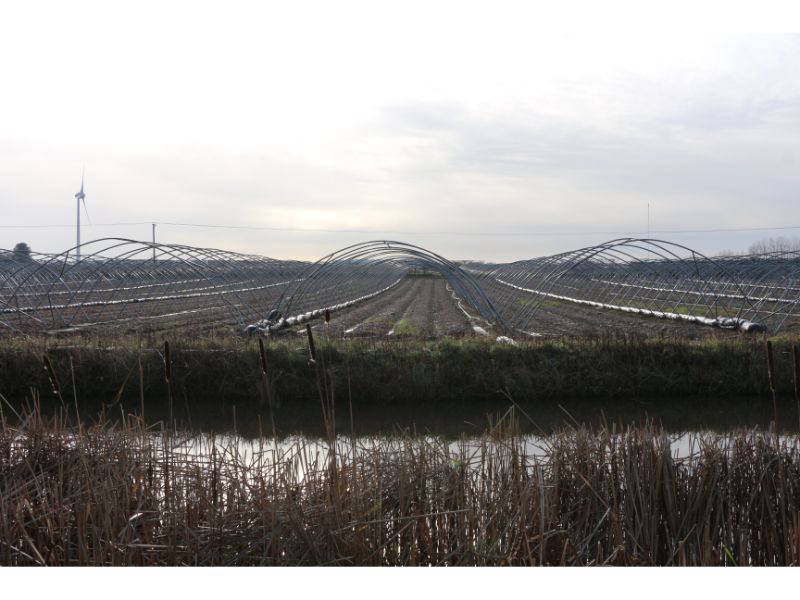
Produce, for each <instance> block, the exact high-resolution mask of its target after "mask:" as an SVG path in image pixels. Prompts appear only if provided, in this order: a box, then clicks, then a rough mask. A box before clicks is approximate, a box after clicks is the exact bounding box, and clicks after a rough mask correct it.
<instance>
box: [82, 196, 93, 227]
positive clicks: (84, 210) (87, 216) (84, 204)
mask: <svg viewBox="0 0 800 600" xmlns="http://www.w3.org/2000/svg"><path fill="white" fill-rule="evenodd" d="M82 200H83V212H84V213H86V220H87V221H89V225H90V226H91V224H92V220H91V219H90V218H89V211H88V209H87V208H86V198H83V199H82Z"/></svg>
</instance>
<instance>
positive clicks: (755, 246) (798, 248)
mask: <svg viewBox="0 0 800 600" xmlns="http://www.w3.org/2000/svg"><path fill="white" fill-rule="evenodd" d="M773 252H779V253H780V252H800V237H791V238H790V237H783V236H780V237H770V238H764V239H761V240H758V241H757V242H753V243H752V244H750V246H748V247H747V252H743V251H741V250H720V251H719V252H717V253H716V255H715V256H742V255H744V254H767V253H773Z"/></svg>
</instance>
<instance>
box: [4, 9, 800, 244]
mask: <svg viewBox="0 0 800 600" xmlns="http://www.w3.org/2000/svg"><path fill="white" fill-rule="evenodd" d="M14 4H15V5H16V6H14V7H13V8H9V7H6V8H3V9H2V14H0V67H1V70H0V75H1V76H2V80H1V81H0V226H2V225H5V226H8V225H32V224H35V225H39V224H50V225H70V226H71V228H67V227H62V228H57V227H56V228H52V229H8V228H2V227H0V247H10V246H12V245H13V244H14V243H15V242H18V241H22V240H25V241H27V242H28V243H29V244H30V245H31V246H32V247H33V248H34V249H35V250H40V251H59V250H63V249H65V248H67V247H70V246H71V245H74V239H75V231H74V225H73V224H74V221H75V200H74V198H73V194H74V193H75V192H76V191H77V189H78V187H79V185H80V177H81V169H82V168H83V167H84V166H85V169H86V195H87V196H86V202H87V208H88V212H89V216H90V218H91V221H92V223H93V225H91V226H88V225H87V226H86V227H85V228H84V229H83V238H84V240H86V239H92V238H97V237H105V236H120V237H133V238H136V239H145V238H148V237H149V236H150V227H149V225H132V226H115V227H112V226H108V225H103V226H101V225H99V224H101V223H119V222H149V221H161V222H177V223H199V224H215V225H246V226H262V227H275V228H288V229H292V228H295V229H316V230H346V231H343V232H333V233H332V232H330V231H292V232H287V231H283V232H280V231H269V230H261V231H254V230H234V229H209V228H187V227H179V226H174V225H172V226H170V225H162V226H160V227H159V230H158V236H159V239H160V240H162V241H171V242H181V243H190V244H195V245H208V246H215V247H221V248H225V249H231V250H237V251H244V252H254V253H259V254H264V255H268V256H274V257H281V258H283V257H297V258H316V257H318V256H320V255H322V254H325V253H327V252H329V251H331V250H333V249H336V248H338V247H341V246H344V245H347V244H350V243H354V242H357V241H363V240H366V239H376V238H380V239H383V238H390V239H401V240H404V241H410V242H415V243H419V244H421V245H424V246H426V247H428V248H430V249H432V250H435V251H438V252H440V253H442V254H444V255H446V256H448V257H452V258H478V259H480V258H482V259H488V260H510V259H519V258H527V257H532V256H536V255H541V254H545V253H552V252H557V251H562V250H569V249H573V248H576V247H580V246H584V245H587V244H593V243H598V242H602V241H605V240H606V239H610V238H613V237H617V236H615V235H614V233H615V232H639V233H644V232H645V230H646V228H647V204H648V202H649V203H650V204H651V208H652V228H653V229H654V230H656V231H664V230H669V231H672V230H686V229H717V228H723V229H725V228H748V227H776V226H791V225H799V226H800V215H799V214H798V200H799V198H798V190H800V149H799V148H798V134H800V36H798V35H789V34H782V35H763V34H762V35H745V34H719V33H714V34H710V33H698V32H694V33H675V32H674V31H670V30H664V29H658V30H646V31H640V32H639V33H638V34H636V35H632V34H631V33H630V30H629V29H625V28H623V29H615V28H613V27H610V26H601V25H598V26H596V27H593V26H592V24H591V23H588V25H587V23H583V26H582V27H581V28H580V29H579V30H575V32H574V33H572V34H559V33H554V32H553V31H551V29H550V28H549V27H548V26H547V23H546V22H542V21H539V20H537V13H536V12H535V11H527V12H524V13H523V12H513V11H509V10H506V8H505V7H503V6H502V5H499V4H490V3H487V4H485V5H484V8H483V9H479V8H476V9H470V8H467V5H466V4H463V3H458V4H443V5H438V6H440V8H438V9H437V10H432V9H431V8H430V7H425V5H424V4H423V5H421V6H416V5H411V4H406V3H398V4H396V5H395V6H396V8H395V9H394V10H388V9H387V8H386V7H385V5H384V6H382V7H381V8H378V7H376V5H375V3H365V4H362V5H350V4H347V5H345V4H344V3H340V2H331V3H328V7H327V8H325V5H306V4H302V3H299V2H298V3H294V2H283V3H279V4H277V5H275V6H272V7H266V8H265V7H264V6H263V4H252V5H251V4H236V3H231V2H227V3H220V4H218V5H217V7H216V8H215V7H214V6H213V5H209V6H207V5H205V4H201V3H187V4H171V5H169V6H167V5H165V4H164V3H161V2H159V3H153V4H149V3H147V2H137V3H131V4H129V5H127V8H126V9H122V8H120V6H124V5H121V4H119V3H114V4H113V6H112V3H108V2H103V3H88V2H61V3H56V4H47V3H45V4H40V3H33V2H30V3H28V2H25V3H22V2H19V3H14ZM289 5H291V7H292V8H288V7H289ZM259 6H260V7H259ZM407 7H408V8H407ZM491 7H495V8H491ZM84 224H86V220H85V217H84ZM362 232H366V233H362ZM370 232H371V233H370ZM798 233H800V231H789V232H780V231H766V232H737V233H731V232H727V233H704V234H677V233H674V234H673V233H658V234H655V237H661V238H666V239H673V240H675V241H679V242H682V243H685V244H688V245H690V246H693V247H696V248H698V249H700V250H701V251H706V252H714V251H717V250H720V249H723V248H746V247H747V245H748V244H750V243H751V242H752V241H754V240H756V239H759V238H762V237H766V236H770V235H781V234H782V235H795V234H798Z"/></svg>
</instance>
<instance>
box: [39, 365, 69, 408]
mask: <svg viewBox="0 0 800 600" xmlns="http://www.w3.org/2000/svg"><path fill="white" fill-rule="evenodd" d="M42 363H43V364H44V370H45V372H46V373H47V378H48V379H49V380H50V386H51V388H52V390H53V394H54V395H55V396H57V397H58V399H59V400H60V401H61V406H64V398H63V397H62V396H61V384H60V383H59V382H58V377H57V376H56V371H55V369H54V368H53V363H51V362H50V357H49V356H47V354H43V355H42Z"/></svg>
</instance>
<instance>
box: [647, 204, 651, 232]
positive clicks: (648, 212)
mask: <svg viewBox="0 0 800 600" xmlns="http://www.w3.org/2000/svg"><path fill="white" fill-rule="evenodd" d="M647 237H650V200H648V201H647Z"/></svg>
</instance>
